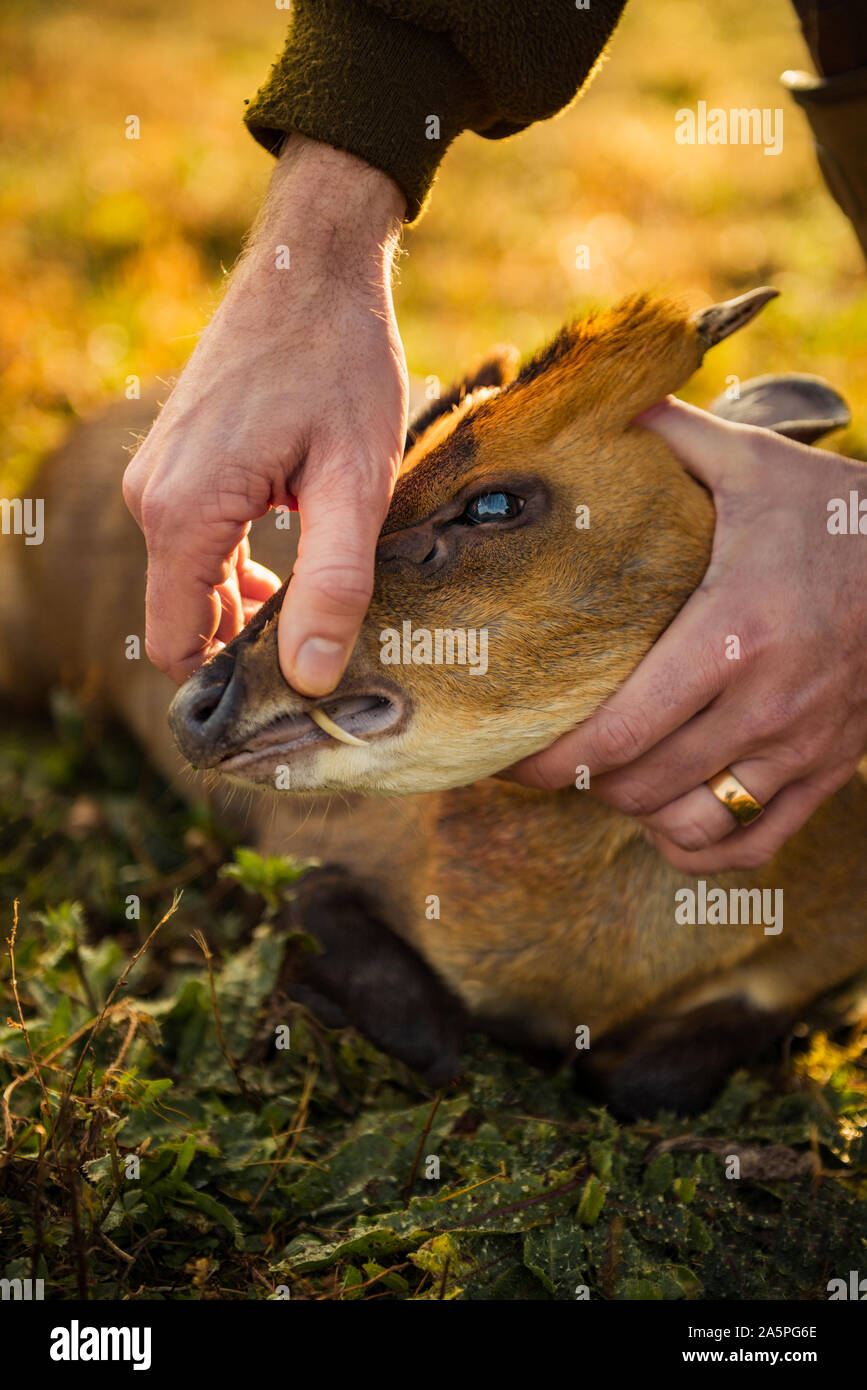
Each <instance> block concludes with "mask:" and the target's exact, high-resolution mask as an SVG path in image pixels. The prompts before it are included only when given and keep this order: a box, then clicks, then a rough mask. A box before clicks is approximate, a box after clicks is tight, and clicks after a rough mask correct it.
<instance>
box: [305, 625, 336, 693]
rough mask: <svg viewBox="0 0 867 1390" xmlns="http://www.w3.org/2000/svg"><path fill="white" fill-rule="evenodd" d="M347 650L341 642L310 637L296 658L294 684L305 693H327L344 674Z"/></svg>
mask: <svg viewBox="0 0 867 1390" xmlns="http://www.w3.org/2000/svg"><path fill="white" fill-rule="evenodd" d="M344 658H345V652H344V649H343V647H342V646H341V645H340V643H339V642H329V641H328V639H327V638H326V637H308V638H307V641H306V642H302V644H301V647H300V649H299V651H298V655H297V656H296V658H295V669H294V679H293V684H294V685H296V686H297V687H298V689H299V690H303V691H304V693H305V695H327V694H328V692H329V691H331V690H333V689H334V687H335V685H336V684H337V682H338V681H339V680H340V677H341V675H342V674H343V663H344Z"/></svg>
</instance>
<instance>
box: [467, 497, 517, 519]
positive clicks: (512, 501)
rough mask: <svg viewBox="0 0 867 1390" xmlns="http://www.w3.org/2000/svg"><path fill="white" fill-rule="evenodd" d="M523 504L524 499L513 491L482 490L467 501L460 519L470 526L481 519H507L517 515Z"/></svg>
mask: <svg viewBox="0 0 867 1390" xmlns="http://www.w3.org/2000/svg"><path fill="white" fill-rule="evenodd" d="M523 505H524V499H523V498H522V497H516V496H515V494H514V492H483V493H480V494H479V496H478V497H474V498H473V500H472V502H470V503H468V505H467V508H466V511H465V512H464V514H463V516H462V517H461V521H466V522H468V523H469V525H470V526H479V525H480V524H481V523H482V522H483V521H508V520H509V519H510V518H511V517H513V516H517V515H518V513H519V512H520V511H521V509H522V507H523Z"/></svg>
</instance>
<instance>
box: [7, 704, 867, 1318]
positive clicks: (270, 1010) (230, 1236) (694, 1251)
mask: <svg viewBox="0 0 867 1390" xmlns="http://www.w3.org/2000/svg"><path fill="white" fill-rule="evenodd" d="M61 714H62V719H63V744H62V747H63V757H64V758H65V759H66V760H67V761H68V763H69V766H71V767H73V768H74V770H75V775H74V776H71V775H70V777H69V778H67V777H66V776H65V775H64V776H61V775H60V772H59V771H58V767H57V762H56V758H55V760H54V762H52V761H51V760H50V759H49V760H48V762H47V763H46V764H43V762H42V759H41V755H40V754H39V752H38V750H35V751H34V752H33V753H32V755H28V756H27V757H22V756H21V750H20V749H19V748H18V746H17V744H16V745H15V746H14V747H13V748H11V749H10V748H4V744H3V734H2V731H0V826H2V827H3V829H2V830H0V891H5V892H6V894H7V899H6V900H7V901H11V898H12V897H13V896H17V897H19V898H20V900H21V907H20V926H19V934H18V942H17V949H16V964H17V974H18V980H19V990H20V994H21V1000H22V1008H23V1012H24V1017H25V1020H26V1023H27V1028H28V1032H29V1037H30V1043H31V1046H32V1047H33V1049H34V1052H35V1055H36V1056H37V1058H38V1059H39V1062H40V1067H41V1071H42V1078H43V1081H44V1083H45V1087H46V1093H47V1096H48V1102H49V1109H50V1111H51V1114H49V1116H48V1123H46V1122H45V1114H44V1108H43V1107H44V1097H43V1093H42V1090H41V1087H40V1085H39V1083H38V1081H37V1079H36V1078H35V1077H30V1078H29V1079H28V1080H21V1081H20V1082H19V1084H17V1085H16V1086H15V1087H14V1089H13V1091H12V1094H11V1099H10V1107H11V1114H12V1122H13V1127H14V1139H15V1144H16V1149H15V1154H14V1157H13V1159H12V1160H10V1161H9V1163H8V1164H7V1166H6V1168H5V1170H4V1172H5V1174H6V1177H5V1183H6V1186H5V1189H4V1192H3V1193H2V1194H0V1268H3V1267H5V1268H12V1267H14V1262H15V1260H20V1259H21V1252H22V1249H24V1250H25V1251H26V1252H27V1258H26V1261H25V1264H26V1267H27V1269H28V1270H29V1268H30V1256H31V1253H32V1252H33V1251H34V1250H35V1251H36V1253H37V1260H36V1263H37V1266H38V1268H39V1270H40V1275H41V1277H45V1278H46V1279H48V1280H49V1281H50V1282H51V1284H52V1286H53V1288H54V1289H55V1291H56V1292H57V1293H58V1295H59V1296H64V1297H75V1296H76V1295H77V1293H78V1283H77V1280H78V1277H79V1276H78V1268H79V1260H78V1253H77V1247H76V1240H77V1239H78V1237H76V1233H75V1230H76V1228H75V1222H74V1220H73V1210H74V1204H73V1189H72V1186H71V1184H72V1182H73V1180H77V1181H78V1183H79V1187H80V1190H79V1191H78V1196H77V1210H78V1220H79V1226H80V1229H81V1230H82V1236H81V1239H82V1240H83V1243H84V1261H85V1265H86V1268H87V1277H88V1281H89V1283H88V1291H89V1293H90V1295H91V1296H92V1297H94V1298H97V1299H98V1298H117V1297H123V1296H126V1295H127V1294H130V1293H132V1294H133V1296H136V1297H149V1296H153V1297H170V1298H173V1299H185V1298H190V1299H193V1298H201V1297H208V1296H209V1295H210V1294H211V1293H213V1292H214V1291H216V1290H217V1289H219V1291H220V1296H221V1297H231V1296H235V1297H238V1298H255V1299H259V1298H262V1299H264V1298H267V1297H268V1296H269V1291H271V1290H275V1289H277V1288H278V1286H280V1285H286V1286H288V1287H289V1288H290V1289H291V1296H292V1298H293V1299H296V1298H302V1299H304V1298H323V1297H324V1298H329V1299H335V1300H343V1299H350V1300H352V1301H361V1300H364V1299H369V1298H392V1299H410V1300H419V1301H432V1300H440V1299H442V1300H461V1301H463V1300H474V1301H484V1300H493V1299H510V1300H542V1301H545V1300H558V1301H566V1300H569V1301H574V1300H575V1299H577V1298H583V1296H584V1293H585V1291H586V1294H587V1295H588V1296H589V1298H590V1300H591V1301H596V1300H599V1299H606V1300H615V1301H618V1300H633V1299H648V1300H660V1301H668V1300H672V1299H701V1298H706V1299H768V1298H786V1299H792V1298H797V1299H802V1298H810V1297H815V1296H824V1285H825V1283H826V1282H827V1272H826V1271H827V1269H828V1268H829V1267H833V1268H840V1269H849V1268H850V1265H851V1259H850V1256H851V1251H852V1250H853V1249H857V1248H860V1245H859V1242H860V1241H861V1239H862V1236H863V1206H862V1204H863V1201H864V1199H865V1197H867V1143H865V1141H864V1139H863V1132H864V1128H865V1122H867V1080H865V1073H864V1071H863V1069H862V1067H861V1066H860V1065H859V1062H858V1057H859V1055H860V1054H859V1049H858V1048H857V1046H856V1045H855V1043H854V1042H853V1041H851V1040H848V1041H847V1040H846V1039H842V1040H840V1041H835V1040H834V1039H833V1038H828V1037H825V1036H824V1035H821V1034H820V1035H816V1036H815V1037H814V1039H813V1040H812V1041H811V1044H810V1047H809V1050H807V1051H805V1052H803V1053H801V1054H796V1057H795V1060H794V1062H793V1068H792V1071H791V1073H790V1079H789V1080H788V1082H785V1081H784V1082H783V1084H781V1082H780V1074H779V1070H776V1071H774V1070H771V1069H762V1068H755V1069H753V1070H751V1071H741V1072H739V1073H737V1074H736V1075H735V1076H733V1077H732V1078H731V1081H730V1083H729V1085H728V1086H727V1087H726V1089H725V1091H724V1092H723V1094H722V1095H721V1096H720V1097H719V1099H718V1101H717V1102H716V1104H715V1105H714V1106H712V1107H711V1109H710V1110H709V1111H708V1112H707V1114H705V1115H703V1116H701V1117H698V1118H697V1119H696V1120H695V1121H692V1122H690V1123H689V1124H688V1125H686V1124H685V1123H684V1122H683V1121H681V1120H678V1119H677V1118H676V1117H674V1116H671V1115H665V1114H663V1115H660V1116H657V1117H656V1119H655V1120H654V1121H652V1122H649V1123H645V1124H643V1125H620V1124H618V1123H617V1122H616V1121H615V1120H614V1119H613V1118H612V1117H611V1116H610V1115H609V1114H608V1113H607V1111H606V1110H605V1109H604V1108H599V1107H598V1106H592V1105H589V1104H588V1103H587V1102H586V1101H585V1100H584V1099H583V1098H582V1097H581V1095H580V1094H579V1093H577V1092H576V1090H575V1088H574V1086H573V1083H572V1079H571V1076H570V1074H569V1073H568V1072H565V1071H564V1072H561V1073H554V1074H550V1073H543V1072H540V1071H538V1070H536V1069H535V1068H533V1067H532V1066H531V1065H529V1064H527V1063H525V1062H524V1061H523V1060H522V1059H521V1058H520V1057H518V1056H517V1055H515V1054H513V1053H509V1052H507V1051H505V1050H504V1049H500V1048H498V1047H495V1046H494V1045H493V1044H492V1043H489V1042H487V1041H485V1040H484V1039H481V1038H475V1039H472V1040H471V1042H470V1044H469V1045H468V1048H467V1050H466V1053H465V1055H464V1057H463V1059H462V1067H463V1073H464V1075H463V1079H462V1080H461V1082H460V1084H458V1085H455V1086H453V1087H450V1088H448V1090H447V1091H446V1092H445V1093H444V1094H443V1096H442V1097H441V1098H440V1101H439V1104H438V1105H437V1106H436V1109H435V1110H434V1103H435V1100H436V1097H435V1096H434V1095H433V1094H431V1093H430V1091H429V1089H428V1088H427V1087H425V1086H424V1085H423V1084H422V1083H420V1082H419V1081H418V1079H417V1078H414V1077H412V1076H411V1075H410V1074H409V1073H408V1072H407V1071H406V1069H405V1068H404V1067H401V1066H399V1065H397V1064H395V1063H393V1062H391V1061H390V1060H389V1059H388V1058H386V1057H384V1056H383V1055H382V1054H381V1053H379V1052H377V1050H376V1049H375V1048H374V1047H372V1046H371V1045H370V1044H369V1043H367V1042H365V1041H364V1039H362V1038H360V1037H358V1036H357V1035H355V1034H354V1033H352V1032H351V1030H344V1031H341V1032H329V1031H328V1030H326V1029H324V1028H322V1027H321V1026H320V1025H319V1024H317V1023H316V1022H315V1021H313V1020H311V1019H310V1018H309V1017H308V1016H307V1015H306V1013H305V1011H304V1010H303V1009H302V1008H300V1007H299V1006H297V1005H294V1004H292V1003H291V1002H290V1001H289V1000H288V999H287V998H286V996H285V994H283V992H282V979H283V975H284V964H285V961H286V953H287V950H289V949H290V947H291V948H292V949H296V948H297V949H315V945H314V943H313V942H312V941H311V939H309V938H306V939H299V934H297V933H293V932H292V931H291V930H290V929H289V928H288V927H286V926H285V925H284V923H285V916H284V914H282V913H281V911H280V909H281V908H282V906H283V904H284V903H285V902H286V900H287V897H289V896H291V894H292V892H293V891H294V888H295V885H296V884H297V880H298V877H299V874H300V873H301V872H302V871H303V865H301V864H299V863H298V862H297V861H294V860H291V859H288V858H283V857H281V856H276V857H271V858H267V857H266V858H262V857H260V856H258V855H256V854H253V853H252V851H249V850H240V851H238V852H237V853H236V855H235V857H234V861H233V862H232V863H230V864H228V865H226V866H225V868H224V870H223V871H221V869H220V864H221V858H222V857H224V855H225V850H224V849H223V848H221V844H220V841H219V837H218V835H217V832H216V831H215V830H214V827H213V826H212V824H211V823H210V822H209V821H208V819H207V817H205V816H203V815H202V814H201V813H192V812H190V811H188V810H186V809H185V808H183V807H181V806H179V805H178V804H176V803H174V802H172V800H171V798H170V796H169V793H168V792H167V791H165V790H161V791H160V792H159V795H158V796H157V797H153V796H152V797H142V796H141V795H140V794H139V785H138V778H139V777H140V776H141V763H140V759H139V757H138V755H137V753H135V750H133V751H132V753H130V752H129V750H128V749H127V748H126V746H125V745H123V744H122V743H121V744H120V745H115V744H113V742H112V740H108V739H107V740H104V741H102V742H101V743H100V744H99V745H97V746H93V747H90V748H88V749H87V756H84V754H83V753H82V750H81V748H80V747H79V746H78V745H77V744H76V742H75V740H76V739H77V738H78V739H80V738H82V737H83V734H82V731H81V729H80V728H79V729H78V731H77V726H76V725H75V721H74V719H73V718H72V715H71V713H70V711H69V710H68V709H64V710H63V711H61ZM85 776H91V777H92V778H93V781H92V783H91V784H89V785H88V788H87V793H86V794H87V796H88V797H89V798H90V799H91V801H92V802H93V805H91V806H89V807H82V805H81V800H82V795H83V793H82V790H81V787H82V779H83V778H84V777H85ZM76 808H77V809H76ZM94 808H95V809H94ZM22 809H23V810H24V812H25V813H26V816H22V814H21V813H22ZM73 811H74V812H75V814H74V815H73ZM85 813H86V814H85ZM25 819H29V821H30V822H31V824H30V825H28V826H27V827H25V825H24V820H25ZM84 821H86V822H87V825H88V826H90V827H91V828H89V829H88V831H87V834H86V835H81V836H79V837H78V838H76V836H75V835H73V834H70V833H67V832H66V831H64V829H63V827H64V826H67V825H69V824H73V825H76V824H79V823H83V822H84ZM176 880H178V881H182V882H184V884H185V888H184V898H183V901H182V902H181V904H180V907H179V909H178V911H177V912H176V913H175V915H174V916H173V917H172V918H171V920H170V921H169V922H168V923H167V924H166V927H165V928H164V929H163V931H162V932H161V933H160V934H159V935H158V936H157V937H156V939H155V941H154V943H153V944H152V946H151V947H150V949H149V950H148V952H147V953H146V955H145V956H144V957H143V958H142V959H141V961H140V962H139V964H138V966H137V967H136V970H135V972H134V973H133V974H132V976H131V977H130V981H129V984H128V986H127V987H125V988H124V989H123V990H122V991H120V994H119V998H118V1000H117V1002H116V1006H115V1007H113V1009H112V1011H111V1012H110V1013H109V1014H108V1016H107V1017H106V1019H105V1021H104V1023H103V1025H102V1028H101V1030H100V1032H99V1034H98V1036H97V1037H96V1038H95V1039H94V1041H93V1045H92V1048H91V1050H90V1051H89V1053H88V1056H87V1059H86V1061H85V1064H84V1066H83V1067H82V1068H81V1071H80V1073H79V1076H78V1079H77V1081H76V1085H75V1091H74V1095H73V1096H72V1098H71V1099H70V1102H69V1105H68V1107H67V1114H66V1117H65V1120H64V1128H65V1129H67V1130H68V1133H67V1134H66V1136H65V1138H64V1140H63V1145H62V1146H61V1147H63V1149H64V1157H63V1162H58V1161H57V1157H58V1156H57V1155H56V1154H55V1152H54V1149H53V1147H52V1134H53V1131H52V1116H53V1117H54V1119H56V1116H57V1112H58V1105H59V1100H60V1096H61V1094H62V1093H63V1091H64V1088H65V1087H66V1086H67V1084H68V1081H69V1079H70V1077H71V1075H72V1073H73V1072H74V1070H75V1067H76V1063H77V1061H78V1058H79V1056H80V1054H81V1050H82V1048H83V1046H84V1043H85V1041H86V1039H87V1036H88V1030H89V1025H90V1023H91V1021H92V1019H93V1017H94V1003H98V1004H99V1005H100V1007H101V1004H102V1002H103V1001H104V1000H105V998H106V997H107V996H108V993H109V992H110V990H111V988H112V986H113V984H114V982H115V981H116V980H117V978H118V976H119V975H120V973H121V971H122V970H123V969H124V968H125V966H126V963H127V962H128V961H129V959H130V956H131V955H132V954H133V952H134V951H135V950H137V949H138V947H139V945H140V944H141V942H142V941H143V940H144V938H145V935H146V934H147V933H148V932H149V931H150V930H151V928H152V927H153V925H154V924H155V922H156V921H157V920H159V917H160V916H161V915H162V913H163V912H164V911H165V909H166V907H167V906H168V905H169V903H170V902H171V898H172V891H173V887H174V884H175V881H176ZM128 891H134V892H135V893H136V894H139V895H140V897H141V904H142V914H141V920H140V921H139V920H134V921H127V920H126V919H125V918H124V916H123V912H122V904H123V902H124V901H125V895H126V893H127V892H128ZM2 910H3V909H2V904H0V911H2ZM194 932H195V933H197V934H199V933H200V934H201V938H200V939H203V940H204V942H205V943H206V946H207V951H208V953H209V954H210V956H211V960H210V966H211V969H212V971H213V981H211V979H210V978H209V973H208V962H207V961H206V959H205V956H204V955H203V953H202V951H201V949H200V947H199V946H198V945H197V944H195V943H194V942H193V941H191V936H192V934H193V933H194ZM6 935H8V931H2V932H0V936H3V937H5V936H6ZM0 970H2V971H3V972H5V974H4V975H2V976H0V979H4V980H6V981H8V957H2V958H0ZM212 983H213V995H212V988H211V986H212ZM7 996H8V991H7ZM214 996H215V998H216V1009H217V1010H218V1012H219V1017H220V1021H221V1030H222V1035H221V1033H220V1030H218V1028H217V1018H216V1013H215V999H214ZM7 1016H9V1017H10V1018H13V1019H16V1018H17V1012H16V1010H15V1008H14V1005H13V1004H12V1003H11V1001H10V1000H9V998H8V997H7V1000H6V1008H5V1010H3V1011H0V1076H2V1084H3V1085H6V1084H8V1083H9V1082H11V1081H13V1079H15V1078H18V1077H26V1076H28V1073H29V1071H30V1059H29V1054H28V1050H27V1043H26V1039H25V1037H24V1034H23V1033H22V1031H21V1029H20V1028H17V1027H14V1026H11V1025H7V1024H6V1023H5V1018H6V1017H7ZM278 1040H279V1042H280V1044H281V1045H279V1046H278ZM49 1059H50V1060H49ZM239 1078H240V1082H239ZM771 1082H773V1084H771ZM240 1083H243V1087H242V1084H240ZM733 1135H737V1136H738V1144H739V1149H740V1152H741V1153H742V1154H744V1155H747V1154H749V1155H750V1156H751V1163H752V1166H750V1165H747V1164H746V1163H745V1164H744V1171H745V1172H750V1173H752V1174H753V1175H754V1176H752V1177H744V1178H742V1179H741V1180H734V1179H729V1178H727V1177H726V1176H725V1163H724V1156H725V1154H727V1153H729V1152H731V1149H732V1143H733V1140H732V1136H733ZM808 1135H812V1136H814V1139H813V1143H814V1144H815V1148H816V1154H817V1156H818V1157H819V1158H820V1159H821V1166H822V1168H823V1170H824V1171H825V1173H826V1174H827V1173H835V1172H837V1173H840V1174H845V1175H846V1179H847V1180H846V1181H845V1182H842V1181H835V1180H834V1178H833V1177H828V1176H826V1177H824V1178H822V1179H820V1180H814V1178H813V1166H812V1161H811V1153H810V1146H809V1145H808V1143H807V1136H808ZM781 1146H782V1149H783V1150H784V1152H783V1153H782V1154H781V1152H780V1150H781ZM786 1155H790V1156H791V1159H792V1162H791V1163H790V1164H789V1166H788V1168H787V1167H786V1166H785V1165H783V1164H782V1162H781V1159H782V1157H785V1156H786ZM37 1160H42V1168H41V1170H40V1171H41V1173H42V1179H41V1187H40V1188H39V1191H40V1194H41V1195H40V1201H41V1207H40V1218H41V1224H40V1226H39V1228H38V1229H37V1226H36V1224H35V1223H34V1219H33V1210H34V1207H33V1204H34V1192H35V1187H34V1181H33V1178H34V1173H35V1171H36V1162H37ZM753 1160H754V1161H753ZM772 1160H773V1161H772ZM802 1161H803V1162H802ZM72 1175H78V1176H77V1178H76V1179H73V1177H72ZM410 1189H411V1190H410ZM104 1237H107V1238H108V1241H110V1242H111V1243H110V1244H109V1243H108V1242H107V1240H106V1239H104ZM119 1251H120V1252H124V1253H125V1254H126V1255H130V1256H131V1257H132V1259H131V1262H130V1260H128V1259H125V1258H124V1257H123V1255H121V1254H118V1252H119ZM394 1266H398V1268H394Z"/></svg>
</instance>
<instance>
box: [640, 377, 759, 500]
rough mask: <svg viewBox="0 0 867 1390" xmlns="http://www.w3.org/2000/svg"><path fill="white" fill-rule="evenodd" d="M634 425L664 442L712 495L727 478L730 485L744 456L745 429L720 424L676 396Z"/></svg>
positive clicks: (728, 424) (712, 416)
mask: <svg viewBox="0 0 867 1390" xmlns="http://www.w3.org/2000/svg"><path fill="white" fill-rule="evenodd" d="M633 424H636V425H643V426H644V428H645V429H648V430H652V431H653V433H654V434H658V435H659V436H660V437H661V438H662V439H664V440H665V442H666V444H667V445H668V447H669V448H670V449H671V451H672V453H674V454H676V455H677V457H678V459H679V460H680V462H681V463H682V464H683V466H684V468H686V470H687V472H689V473H691V474H692V475H693V477H695V478H698V479H699V480H700V481H701V482H703V483H704V484H705V485H706V486H707V487H709V488H710V489H711V491H714V490H715V489H716V488H717V487H719V485H720V483H721V482H722V480H723V478H724V477H725V478H726V479H727V480H728V481H729V482H730V481H731V479H732V472H733V469H735V468H736V467H737V465H738V463H739V460H740V458H741V456H742V451H743V442H742V441H743V437H744V434H745V430H744V427H743V426H742V425H734V424H732V423H731V422H730V421H728V420H720V419H719V418H718V417H717V416H716V415H709V414H708V412H707V411H706V410H699V409H698V407H697V406H694V405H687V403H686V401H679V400H678V399H677V398H676V397H675V396H666V398H665V400H664V401H660V402H659V403H658V404H657V405H652V406H650V408H649V409H648V410H644V411H642V413H641V414H640V415H636V417H635V420H634V421H633ZM737 445H740V447H739V448H738V447H736V446H737Z"/></svg>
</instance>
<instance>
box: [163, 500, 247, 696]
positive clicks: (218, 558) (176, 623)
mask: <svg viewBox="0 0 867 1390" xmlns="http://www.w3.org/2000/svg"><path fill="white" fill-rule="evenodd" d="M248 529H249V523H246V524H244V525H238V524H236V523H235V522H219V523H211V526H210V527H209V529H208V532H207V537H206V538H205V537H203V538H202V539H203V540H204V539H206V540H207V544H208V547H209V549H208V550H207V551H205V550H203V549H200V548H199V547H197V546H196V544H195V540H196V538H195V537H190V536H189V535H184V536H183V538H182V539H180V538H179V537H178V535H177V532H175V533H173V534H172V535H170V536H162V537H161V539H160V544H159V545H155V544H154V542H153V540H151V549H150V554H149V562H148V580H147V626H146V636H145V643H146V646H147V653H148V656H149V657H150V659H151V661H152V662H153V663H154V665H155V666H158V667H159V669H160V670H161V671H165V672H166V674H167V675H169V676H171V678H172V680H173V681H175V683H176V684H178V685H180V684H181V683H182V682H183V681H185V680H186V679H187V677H188V676H191V675H192V673H193V671H195V670H196V669H197V668H198V667H199V666H201V664H202V662H203V661H206V660H207V659H208V657H210V656H213V655H214V652H215V651H217V650H219V643H218V642H216V641H215V634H216V633H217V629H218V627H219V626H220V623H221V622H222V621H223V617H224V604H223V602H222V599H221V595H220V594H219V593H218V592H217V590H218V589H219V588H220V586H221V585H224V584H226V583H227V582H228V580H229V578H230V576H231V575H232V573H233V570H234V554H235V550H236V548H237V547H238V546H239V545H240V544H241V542H242V541H243V539H244V537H245V535H246V533H247V530H248ZM227 556H229V557H230V558H229V559H227V558H226V557H227Z"/></svg>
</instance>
